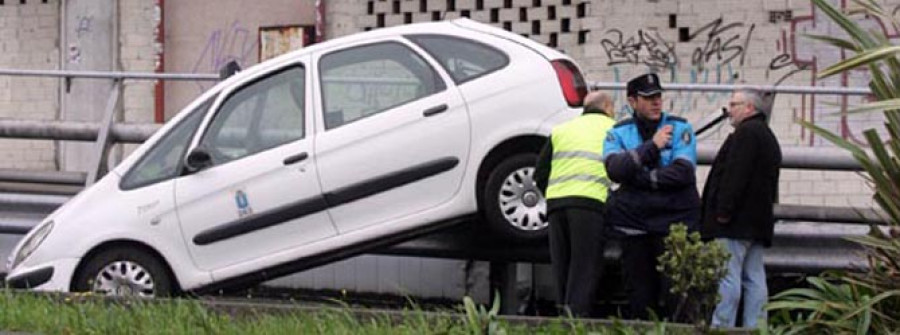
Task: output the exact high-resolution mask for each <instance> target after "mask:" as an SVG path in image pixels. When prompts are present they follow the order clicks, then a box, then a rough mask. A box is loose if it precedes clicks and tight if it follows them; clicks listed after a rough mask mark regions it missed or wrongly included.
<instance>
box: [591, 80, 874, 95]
mask: <svg viewBox="0 0 900 335" xmlns="http://www.w3.org/2000/svg"><path fill="white" fill-rule="evenodd" d="M590 86H591V88H592V89H595V90H624V89H625V84H624V83H611V82H594V83H592V84H590ZM663 89H665V90H666V91H704V92H734V91H735V90H738V89H755V90H759V91H766V92H773V93H786V94H828V95H870V94H872V91H871V90H869V89H868V88H863V87H820V86H786V85H779V86H773V85H725V84H663Z"/></svg>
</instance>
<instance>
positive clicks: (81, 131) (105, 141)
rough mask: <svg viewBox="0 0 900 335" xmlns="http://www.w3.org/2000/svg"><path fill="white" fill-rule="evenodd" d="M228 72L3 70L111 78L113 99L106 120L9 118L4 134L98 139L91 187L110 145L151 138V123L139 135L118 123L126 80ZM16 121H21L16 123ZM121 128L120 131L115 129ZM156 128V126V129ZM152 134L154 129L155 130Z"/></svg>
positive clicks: (0, 73) (90, 173) (1, 73)
mask: <svg viewBox="0 0 900 335" xmlns="http://www.w3.org/2000/svg"><path fill="white" fill-rule="evenodd" d="M226 75H227V74H226V73H225V72H224V71H223V72H222V73H221V74H220V75H213V74H182V73H147V72H101V71H63V70H16V69H0V76H25V77H54V78H64V79H65V80H66V81H67V82H68V81H70V80H72V79H74V78H80V79H109V80H112V82H113V83H112V87H111V88H110V91H109V98H108V99H107V101H106V108H104V113H103V119H102V120H101V121H100V123H97V124H93V123H86V124H85V123H70V122H59V121H57V122H55V123H52V122H51V123H49V124H48V123H41V121H24V120H7V121H8V122H9V123H8V124H7V126H8V127H4V128H3V130H0V132H2V133H3V134H2V135H0V137H7V138H28V139H53V140H74V141H92V142H95V145H94V147H95V149H94V157H93V158H92V160H91V165H90V168H89V169H88V171H87V172H86V173H87V175H86V177H85V185H86V186H90V185H91V184H93V183H94V182H96V181H97V180H99V179H100V177H102V176H103V175H104V174H105V173H106V166H107V156H108V154H109V148H110V146H111V145H112V144H114V143H116V142H141V141H143V140H144V139H146V138H147V137H145V136H143V134H144V132H145V131H147V130H148V129H149V128H150V127H151V126H150V125H142V126H141V127H143V128H144V129H143V130H141V131H140V134H141V135H140V136H137V137H135V136H134V135H135V131H131V132H129V131H125V130H122V128H123V127H121V126H116V125H115V124H114V120H115V116H116V115H117V114H118V112H119V110H118V106H119V97H120V96H121V95H122V81H124V80H190V81H198V80H203V81H209V80H220V79H221V78H222V77H224V76H226ZM15 122H20V123H18V124H16V123H15ZM113 128H118V129H119V132H116V131H115V130H113ZM154 130H155V129H154ZM63 134H69V135H72V136H69V137H66V138H62V137H64V136H58V137H55V135H63ZM151 134H152V132H151Z"/></svg>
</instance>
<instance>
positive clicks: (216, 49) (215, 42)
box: [191, 20, 257, 90]
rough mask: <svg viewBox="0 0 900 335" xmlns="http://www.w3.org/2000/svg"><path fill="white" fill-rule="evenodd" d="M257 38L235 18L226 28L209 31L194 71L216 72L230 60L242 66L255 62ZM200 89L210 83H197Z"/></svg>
mask: <svg viewBox="0 0 900 335" xmlns="http://www.w3.org/2000/svg"><path fill="white" fill-rule="evenodd" d="M256 57H257V40H256V33H255V32H254V31H251V30H250V29H247V28H245V27H244V26H243V25H242V24H241V23H240V21H237V20H235V21H234V22H232V23H231V24H230V25H228V27H227V28H221V29H216V30H213V31H212V32H210V34H209V37H208V38H207V40H206V45H205V46H204V47H203V51H201V52H200V56H199V57H197V61H196V62H194V66H193V68H192V69H191V71H192V72H194V73H217V72H219V69H220V68H222V66H224V65H225V64H227V63H228V62H231V61H235V62H237V63H238V65H240V66H241V67H242V68H246V67H248V66H250V65H252V64H255V63H256ZM198 85H201V87H200V89H201V90H205V89H206V88H208V87H209V86H210V85H211V84H210V83H198Z"/></svg>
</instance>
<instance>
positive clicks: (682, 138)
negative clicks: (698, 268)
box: [603, 73, 700, 320]
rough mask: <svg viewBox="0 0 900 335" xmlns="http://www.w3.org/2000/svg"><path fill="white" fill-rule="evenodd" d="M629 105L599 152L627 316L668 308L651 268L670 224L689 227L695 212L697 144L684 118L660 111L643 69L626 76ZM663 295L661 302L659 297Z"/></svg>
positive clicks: (655, 82) (654, 85)
mask: <svg viewBox="0 0 900 335" xmlns="http://www.w3.org/2000/svg"><path fill="white" fill-rule="evenodd" d="M626 90H627V95H628V104H629V105H631V108H632V109H633V111H634V113H633V115H632V117H631V118H630V119H626V120H623V121H621V122H619V123H617V124H616V125H615V126H614V127H613V129H612V130H610V132H609V135H608V136H607V138H606V143H605V145H604V147H603V149H604V150H603V151H604V153H603V158H604V163H605V164H606V169H607V172H608V173H609V177H610V179H612V181H614V182H616V183H618V184H619V188H618V189H617V190H616V191H615V192H613V194H612V195H611V196H610V200H609V203H608V205H607V207H608V208H607V218H606V219H607V222H608V224H609V225H611V226H612V227H613V231H614V232H616V233H617V235H619V236H621V237H622V263H623V264H622V268H623V272H624V274H625V280H626V288H627V290H628V295H629V305H630V309H631V317H633V318H638V319H645V320H646V319H648V318H649V316H650V314H649V311H651V310H652V311H653V312H654V313H656V315H657V316H658V317H660V318H665V317H666V316H668V315H670V314H671V311H672V309H673V307H674V302H675V299H674V297H673V295H671V293H669V285H668V281H667V280H666V279H665V276H663V275H662V274H660V273H659V271H657V270H656V266H657V258H658V257H659V256H660V255H662V253H663V252H664V244H663V239H664V237H665V236H666V235H668V233H669V226H670V225H672V224H676V223H684V224H686V225H688V228H689V229H691V230H696V229H697V228H698V227H697V226H698V221H699V216H700V196H699V194H698V193H697V188H696V185H695V184H696V177H695V175H694V170H695V167H696V163H697V149H696V140H695V136H694V131H693V130H692V129H691V126H690V124H688V123H687V121H686V120H684V119H682V118H680V117H677V116H673V115H669V114H668V113H665V112H663V111H662V93H663V88H662V86H661V85H660V82H659V77H658V76H657V75H656V74H653V73H650V74H645V75H641V76H639V77H637V78H634V79H632V80H631V81H629V82H628V85H627V87H626ZM661 298H662V299H663V300H664V305H663V306H664V307H665V309H663V308H662V307H663V306H661V305H660V304H659V303H660V300H661Z"/></svg>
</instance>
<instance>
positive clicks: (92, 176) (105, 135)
mask: <svg viewBox="0 0 900 335" xmlns="http://www.w3.org/2000/svg"><path fill="white" fill-rule="evenodd" d="M121 88H122V81H121V80H119V79H115V80H113V85H112V88H110V90H109V100H107V101H106V111H105V114H104V116H103V122H101V123H100V133H99V134H97V142H96V144H95V145H94V153H95V155H96V156H95V157H94V160H93V163H92V164H91V167H90V171H88V176H87V180H86V185H85V186H91V185H93V184H94V183H95V182H97V180H100V178H101V177H103V175H105V174H106V170H107V168H106V155H107V154H108V153H109V146H110V144H112V141H111V137H110V136H109V135H110V129H112V126H113V121H114V120H115V117H116V112H117V111H118V108H117V107H118V106H119V95H120V94H121V92H120V91H121Z"/></svg>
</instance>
